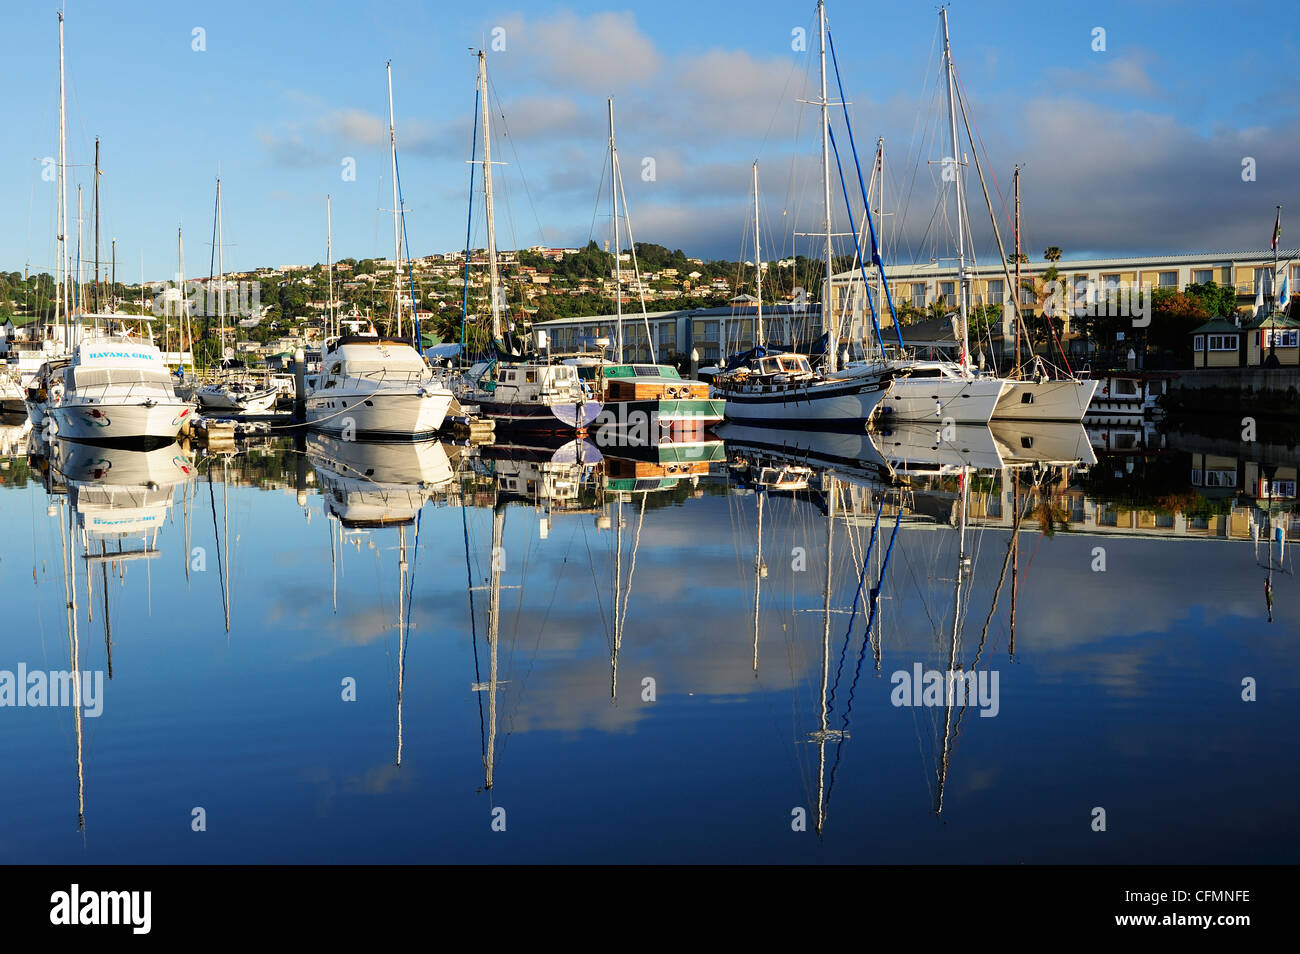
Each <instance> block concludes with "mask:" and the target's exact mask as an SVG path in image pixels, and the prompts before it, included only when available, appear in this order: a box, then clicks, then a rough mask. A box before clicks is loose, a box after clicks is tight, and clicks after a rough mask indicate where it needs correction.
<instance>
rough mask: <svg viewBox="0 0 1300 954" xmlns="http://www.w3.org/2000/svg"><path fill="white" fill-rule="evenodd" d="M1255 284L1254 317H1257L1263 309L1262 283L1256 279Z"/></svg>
mask: <svg viewBox="0 0 1300 954" xmlns="http://www.w3.org/2000/svg"><path fill="white" fill-rule="evenodd" d="M1255 284H1256V285H1257V286H1258V290H1257V291H1256V292H1255V317H1256V318H1258V317H1259V315H1260V313H1261V312H1262V311H1263V310H1264V283H1263V281H1258V282H1256V283H1255Z"/></svg>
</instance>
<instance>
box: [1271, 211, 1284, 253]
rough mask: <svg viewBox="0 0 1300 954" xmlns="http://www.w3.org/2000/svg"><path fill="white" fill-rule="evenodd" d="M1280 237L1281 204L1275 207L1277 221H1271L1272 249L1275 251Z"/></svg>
mask: <svg viewBox="0 0 1300 954" xmlns="http://www.w3.org/2000/svg"><path fill="white" fill-rule="evenodd" d="M1281 238H1282V206H1280V205H1279V206H1278V207H1277V221H1276V222H1274V223H1273V251H1275V252H1276V251H1277V243H1278V240H1279V239H1281Z"/></svg>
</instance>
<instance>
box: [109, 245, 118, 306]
mask: <svg viewBox="0 0 1300 954" xmlns="http://www.w3.org/2000/svg"><path fill="white" fill-rule="evenodd" d="M112 249H113V251H112V253H111V257H110V258H109V260H108V311H109V314H112V313H114V312H116V311H117V239H113V244H112Z"/></svg>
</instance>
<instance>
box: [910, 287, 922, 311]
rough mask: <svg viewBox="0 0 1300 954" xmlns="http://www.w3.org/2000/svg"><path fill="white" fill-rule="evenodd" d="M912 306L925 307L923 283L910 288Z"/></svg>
mask: <svg viewBox="0 0 1300 954" xmlns="http://www.w3.org/2000/svg"><path fill="white" fill-rule="evenodd" d="M912 304H913V305H915V306H917V307H918V308H924V307H925V283H924V282H917V283H916V284H914V285H913V286H912Z"/></svg>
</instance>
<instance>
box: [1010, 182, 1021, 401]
mask: <svg viewBox="0 0 1300 954" xmlns="http://www.w3.org/2000/svg"><path fill="white" fill-rule="evenodd" d="M1015 183H1016V287H1015V289H1014V290H1013V292H1012V294H1014V295H1015V296H1016V297H1015V307H1016V317H1017V319H1018V318H1019V317H1020V166H1016V174H1015ZM1011 376H1012V377H1013V378H1018V377H1020V322H1019V321H1018V320H1017V321H1016V360H1015V364H1014V366H1013V368H1012V371H1011Z"/></svg>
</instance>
